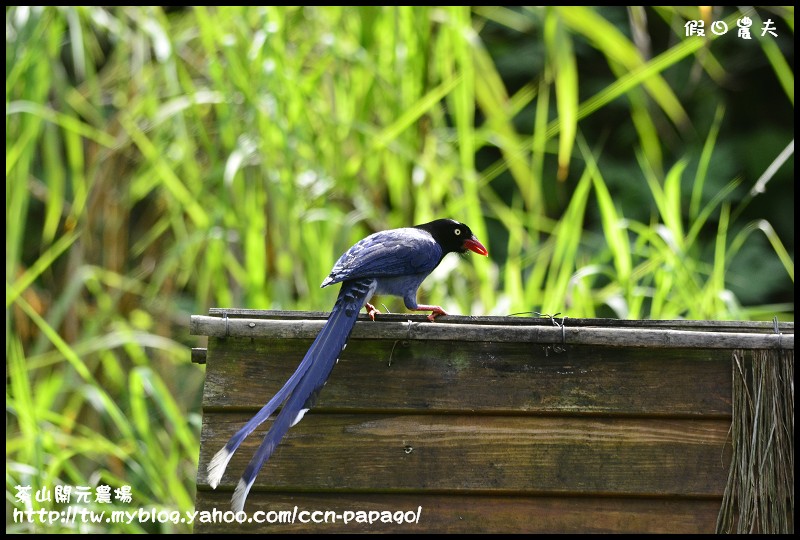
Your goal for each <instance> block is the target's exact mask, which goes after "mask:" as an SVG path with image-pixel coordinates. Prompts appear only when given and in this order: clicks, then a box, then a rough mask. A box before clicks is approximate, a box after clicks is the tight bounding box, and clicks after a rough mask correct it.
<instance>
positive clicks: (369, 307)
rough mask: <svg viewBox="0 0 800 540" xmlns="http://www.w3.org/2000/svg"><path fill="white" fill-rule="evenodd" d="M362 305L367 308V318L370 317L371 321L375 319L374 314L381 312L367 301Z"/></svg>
mask: <svg viewBox="0 0 800 540" xmlns="http://www.w3.org/2000/svg"><path fill="white" fill-rule="evenodd" d="M364 307H365V308H366V309H367V315H369V318H370V319H372V320H373V321H374V320H375V315H380V314H381V312H380V311H378V310H377V309H375V306H373V305H372V304H370V303H369V302H367V303H366V304H364Z"/></svg>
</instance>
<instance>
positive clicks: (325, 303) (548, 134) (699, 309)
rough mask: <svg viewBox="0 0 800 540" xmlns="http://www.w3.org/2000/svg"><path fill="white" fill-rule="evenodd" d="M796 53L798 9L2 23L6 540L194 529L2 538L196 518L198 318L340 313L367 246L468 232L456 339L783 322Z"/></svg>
mask: <svg viewBox="0 0 800 540" xmlns="http://www.w3.org/2000/svg"><path fill="white" fill-rule="evenodd" d="M744 16H747V17H749V18H750V20H751V21H752V23H753V24H752V29H751V31H752V39H751V40H749V41H748V40H744V39H741V38H739V37H737V36H736V31H737V20H740V19H742V18H743V17H744ZM688 20H703V21H705V22H706V24H705V27H706V36H705V37H686V32H685V28H684V24H685V23H686V22H687V21H688ZM767 20H769V21H771V22H772V23H773V26H774V27H775V28H776V30H775V32H776V33H777V36H772V35H770V34H766V35H764V36H762V35H761V29H762V28H763V26H764V24H765V22H766V21H767ZM712 21H725V22H726V23H727V25H728V27H729V28H730V29H731V30H729V32H728V33H727V34H725V35H721V36H717V35H715V34H713V33H712V32H710V28H711V22H712ZM793 32H794V9H793V8H791V7H786V8H759V9H758V10H755V11H752V10H751V11H747V12H746V13H743V12H740V11H739V10H736V9H733V8H724V9H717V8H715V9H713V10H712V9H711V8H703V9H700V8H697V7H673V8H666V7H663V8H637V7H631V8H628V9H625V8H585V7H573V8H538V7H537V8H514V9H510V8H503V7H482V8H472V9H470V8H463V7H447V8H445V7H413V8H412V7H385V8H384V7H365V8H340V7H324V8H323V7H295V8H292V7H250V8H236V7H231V8H217V9H213V8H203V7H198V8H193V9H189V8H179V7H176V8H166V9H161V8H152V7H151V8H148V7H119V8H100V7H63V8H32V7H8V8H6V229H7V233H6V358H7V365H8V377H7V387H6V388H7V389H6V408H7V418H8V422H7V428H6V430H7V432H6V441H7V450H6V464H7V469H6V500H7V508H6V510H7V511H6V516H7V530H9V531H40V532H54V531H58V530H76V531H100V530H113V531H115V532H140V531H151V532H152V531H186V530H188V526H187V525H186V524H180V523H179V524H153V523H138V522H134V523H130V524H116V525H113V526H109V525H107V524H102V525H92V524H82V523H74V524H60V525H51V526H44V525H40V524H30V523H19V522H15V521H14V520H13V519H12V518H11V516H12V513H11V510H13V509H14V508H29V509H39V508H44V509H53V508H56V509H60V508H63V506H64V505H63V504H60V503H56V502H54V501H52V500H49V501H36V500H34V501H33V502H31V503H29V504H21V503H19V502H17V500H16V496H17V492H18V490H17V487H16V486H24V485H30V486H32V487H33V490H34V491H36V490H37V489H39V488H48V487H49V488H51V489H52V488H53V487H54V486H55V485H56V484H65V485H72V486H83V485H85V486H97V485H102V484H106V485H110V486H111V487H112V488H119V487H121V486H123V485H130V486H132V488H133V489H132V491H133V503H132V507H133V508H140V507H144V508H151V507H153V508H156V509H159V510H162V509H163V510H181V511H186V510H190V509H192V507H193V493H194V481H195V474H196V460H197V454H198V433H199V425H200V412H199V410H200V409H199V400H200V391H201V388H202V377H203V373H202V370H201V369H200V368H197V367H196V366H192V365H190V364H189V363H188V359H189V352H188V346H189V345H190V344H193V343H194V341H193V340H192V339H191V338H190V337H189V336H187V323H188V316H189V314H191V313H203V312H205V311H206V310H207V309H208V308H209V307H212V306H218V307H228V306H233V307H252V308H263V309H270V308H280V309H313V310H322V309H328V308H329V306H331V305H332V304H333V300H334V298H335V295H336V291H335V290H329V289H320V288H319V287H318V284H319V283H320V282H321V281H322V279H323V278H324V277H325V276H326V275H327V273H328V271H329V270H330V267H331V266H332V264H333V262H334V261H335V260H336V258H337V257H338V256H339V254H341V253H342V252H343V251H344V250H345V249H346V248H347V247H349V246H350V245H351V244H352V243H353V242H355V241H356V240H358V239H360V238H361V237H363V236H365V235H367V234H369V233H371V232H374V231H376V230H381V229H385V228H393V227H401V226H407V225H410V224H414V223H421V222H424V221H428V220H430V219H434V218H436V217H453V218H456V219H459V220H461V221H464V222H466V223H467V224H469V225H470V227H471V228H472V229H473V231H475V232H476V234H477V235H478V237H479V238H480V239H481V240H482V241H484V243H485V244H486V245H487V246H488V247H489V251H490V260H489V261H486V260H476V259H474V258H473V259H472V260H470V261H469V262H464V261H459V260H458V258H456V257H454V258H453V259H452V260H451V259H447V260H445V262H444V263H443V264H442V265H441V267H440V269H437V271H436V272H435V273H434V275H432V276H431V277H430V278H429V279H428V280H427V281H426V283H425V284H424V285H423V288H422V289H423V290H422V291H421V293H420V294H421V295H423V296H424V298H421V300H423V301H425V302H432V303H440V304H442V305H444V306H450V309H451V310H452V311H453V312H456V313H457V312H462V313H472V314H475V315H480V314H507V313H515V312H532V311H534V310H536V311H542V312H550V313H554V312H561V313H564V314H567V315H569V316H571V317H594V316H613V317H623V318H695V319H771V318H772V316H773V315H778V316H780V317H781V318H783V319H789V320H793V317H794V303H793V302H794V300H793V297H794V202H793V200H794V193H793V191H794V184H793V174H794V169H793V160H792V159H791V158H792V157H793V149H794V146H793V145H794V140H793V137H794V121H793V118H794V114H793V112H794V111H793V109H794V76H793V73H792V71H791V66H793V64H794V58H793V55H794V34H793ZM382 300H383V299H382ZM386 302H387V304H388V305H389V306H390V307H391V308H392V309H393V310H395V309H396V310H398V311H400V310H402V305H401V304H400V303H399V302H395V303H392V302H393V301H391V300H386ZM84 506H85V507H89V508H92V509H97V510H108V509H109V506H113V508H112V509H119V508H121V507H123V506H121V505H120V504H119V503H115V504H114V505H101V504H94V503H93V504H89V505H84Z"/></svg>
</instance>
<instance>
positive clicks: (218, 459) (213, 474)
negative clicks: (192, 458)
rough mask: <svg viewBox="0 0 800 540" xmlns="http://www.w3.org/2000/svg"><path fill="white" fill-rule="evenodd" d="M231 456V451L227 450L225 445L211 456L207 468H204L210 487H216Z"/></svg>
mask: <svg viewBox="0 0 800 540" xmlns="http://www.w3.org/2000/svg"><path fill="white" fill-rule="evenodd" d="M232 457H233V452H231V451H230V450H228V447H227V446H223V447H222V450H220V451H219V452H217V453H216V454H214V457H213V458H211V461H210V462H209V463H208V468H207V469H206V472H207V475H206V477H207V478H208V485H209V486H211V488H212V489H217V486H218V485H219V482H220V480H222V475H223V474H225V469H227V468H228V462H229V461H230V460H231V458H232Z"/></svg>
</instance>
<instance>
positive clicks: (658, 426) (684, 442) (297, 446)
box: [198, 412, 729, 497]
mask: <svg viewBox="0 0 800 540" xmlns="http://www.w3.org/2000/svg"><path fill="white" fill-rule="evenodd" d="M247 419H248V415H241V414H240V415H232V414H231V415H219V416H218V417H215V418H214V421H213V424H212V423H208V424H207V427H206V426H204V429H203V436H202V452H201V455H200V467H199V470H200V474H199V475H198V479H199V484H200V485H205V474H204V471H205V466H206V465H207V463H208V461H209V460H210V458H211V456H212V455H213V454H214V452H216V450H217V449H219V448H221V447H222V445H223V444H224V443H225V442H227V439H228V437H229V436H230V435H232V434H233V433H234V432H235V431H236V430H237V429H238V427H239V426H241V424H243V423H244V422H245V421H246V420H247ZM728 425H729V424H728V422H726V421H723V420H688V421H683V420H680V421H679V420H660V419H649V418H647V419H630V418H616V419H609V418H574V417H528V416H521V417H518V416H485V415H470V416H466V415H431V414H426V415H410V414H404V415H374V414H365V415H338V414H336V415H335V414H312V413H311V412H309V413H308V414H307V415H306V418H304V420H303V422H301V423H300V424H298V425H297V426H295V427H294V428H292V430H291V431H290V433H289V434H288V435H287V436H286V438H285V439H284V441H283V442H282V444H281V446H280V447H279V448H278V449H277V450H276V452H275V454H274V455H273V457H272V458H270V461H269V463H268V464H267V466H266V467H265V468H264V469H263V470H262V471H261V474H260V475H259V477H258V479H257V480H256V484H255V485H254V488H253V490H254V493H255V492H258V491H259V490H263V489H266V490H275V489H283V490H301V491H305V490H342V491H353V490H355V491H366V490H380V491H419V492H422V491H430V490H434V491H438V492H447V493H451V492H462V491H466V492H470V491H476V492H479V493H486V492H492V491H494V492H498V493H500V494H502V493H509V492H514V493H527V494H548V495H552V494H562V495H576V494H582V495H587V494H592V495H606V494H616V495H629V494H639V495H643V496H644V495H646V496H667V495H669V496H678V495H683V496H692V497H694V496H721V495H722V493H723V490H724V483H725V479H726V472H727V469H726V461H727V460H726V447H725V441H726V439H727V433H728ZM259 433H262V435H258V434H255V435H254V436H253V437H250V438H249V439H248V440H247V442H245V443H244V444H243V445H242V447H241V448H240V450H239V451H238V452H237V453H236V455H235V456H234V458H233V459H232V460H231V462H230V464H229V465H228V470H227V472H226V474H225V476H224V477H223V479H222V483H221V484H220V487H218V488H217V489H218V490H219V489H226V490H231V491H232V490H233V488H234V487H235V484H236V482H237V481H238V479H239V476H240V475H241V472H242V471H243V470H244V468H245V466H246V465H247V462H248V461H249V460H250V456H252V454H253V452H255V450H256V448H257V446H258V444H259V443H260V441H261V438H262V436H263V431H260V432H259Z"/></svg>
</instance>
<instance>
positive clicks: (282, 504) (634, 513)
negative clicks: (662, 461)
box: [195, 491, 720, 534]
mask: <svg viewBox="0 0 800 540" xmlns="http://www.w3.org/2000/svg"><path fill="white" fill-rule="evenodd" d="M229 498H230V494H229V493H224V492H223V493H220V492H208V491H201V492H198V497H197V508H196V509H197V510H198V511H201V512H207V513H208V514H207V515H208V516H209V517H210V516H211V513H212V512H214V511H216V512H217V514H218V517H219V514H220V513H221V512H225V511H226V510H227V509H228V508H229V506H228V503H229ZM719 504H720V501H719V500H718V499H677V500H676V499H660V498H651V499H635V498H612V497H600V498H598V497H571V498H559V497H512V496H496V497H490V496H485V495H478V496H460V495H436V496H427V495H424V494H385V493H355V494H354V493H321V494H309V493H275V492H272V493H264V494H263V498H261V499H254V500H251V501H248V504H247V519H248V520H250V521H247V520H245V522H244V523H242V524H238V523H237V524H234V525H232V524H230V523H224V522H221V519H219V520H218V521H217V522H215V523H208V524H198V525H195V531H196V532H198V531H202V532H204V533H225V534H228V533H230V532H231V530H232V529H233V528H234V527H235V529H236V532H245V533H256V532H261V533H281V532H306V533H345V532H399V533H431V532H438V533H498V532H506V533H554V532H555V533H643V532H646V533H667V534H669V533H672V534H686V533H698V532H699V533H713V532H714V526H715V522H716V518H717V511H718V510H719ZM420 506H421V507H422V508H421V510H419V522H418V523H413V524H412V523H406V522H401V523H397V522H391V523H386V522H381V521H380V519H376V518H375V514H373V515H372V519H373V522H372V523H369V522H366V523H365V522H359V521H356V519H355V518H356V515H353V519H351V520H350V521H349V522H348V523H344V522H343V519H342V518H344V517H345V516H344V513H345V512H348V511H350V512H353V513H355V512H363V514H360V515H357V516H358V517H359V518H361V519H366V520H369V519H370V515H369V512H378V513H381V514H380V516H379V517H384V518H385V517H386V514H385V512H390V513H394V512H398V511H400V512H416V511H417V510H418V509H419V507H420ZM317 511H322V512H325V511H334V512H336V513H337V514H338V515H339V516H341V518H340V519H338V520H336V521H335V522H334V521H333V520H332V519H331V518H330V517H329V518H328V519H329V521H328V522H327V523H324V522H323V523H313V522H311V519H312V517H313V518H315V519H317V520H322V519H324V516H323V515H322V514H316V515H313V516H312V512H317ZM256 512H263V513H262V514H256ZM278 512H285V514H284V515H283V516H281V515H279V514H278ZM302 512H307V514H305V515H302V514H301V513H302ZM292 517H294V519H295V521H294V523H292V522H291V518H292ZM348 517H350V516H348ZM254 519H258V520H259V521H266V520H267V519H269V520H270V521H272V522H271V523H269V522H267V523H256V522H255V521H254ZM281 519H283V522H279V521H278V520H281ZM301 519H305V520H306V521H308V522H307V523H302V522H301V521H300V520H301Z"/></svg>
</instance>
